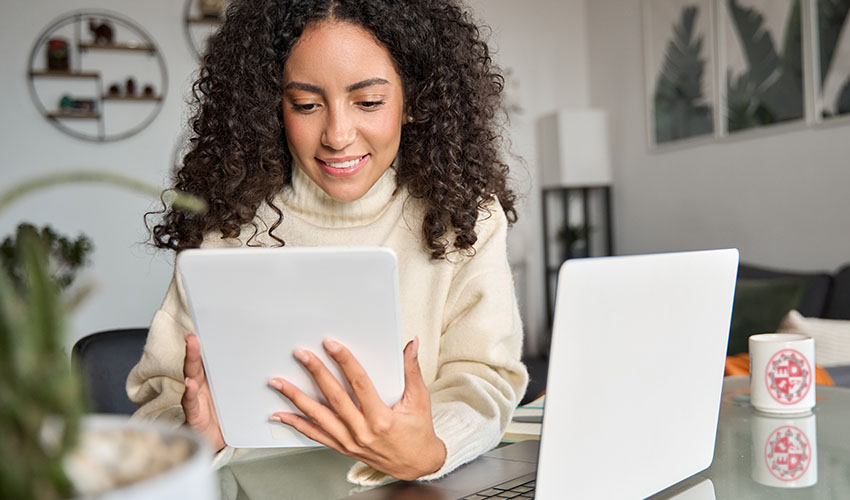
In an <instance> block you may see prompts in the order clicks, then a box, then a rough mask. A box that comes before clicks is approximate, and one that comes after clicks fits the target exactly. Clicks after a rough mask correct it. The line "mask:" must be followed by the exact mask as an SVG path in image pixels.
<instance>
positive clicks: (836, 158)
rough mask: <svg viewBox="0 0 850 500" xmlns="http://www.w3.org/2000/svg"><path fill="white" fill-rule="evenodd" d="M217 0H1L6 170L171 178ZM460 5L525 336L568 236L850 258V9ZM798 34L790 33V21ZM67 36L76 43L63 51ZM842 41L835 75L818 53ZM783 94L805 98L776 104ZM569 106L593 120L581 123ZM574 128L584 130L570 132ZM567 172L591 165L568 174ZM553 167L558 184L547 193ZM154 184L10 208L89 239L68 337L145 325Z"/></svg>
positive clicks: (166, 271)
mask: <svg viewBox="0 0 850 500" xmlns="http://www.w3.org/2000/svg"><path fill="white" fill-rule="evenodd" d="M217 3H220V2H199V1H196V0H186V1H182V0H181V1H175V0H147V1H145V2H141V1H138V0H136V1H132V0H110V1H109V2H106V1H102V2H100V4H99V3H98V2H94V3H92V2H82V1H79V0H65V1H59V0H27V1H22V0H11V1H7V2H4V4H3V7H2V12H3V15H2V18H0V68H2V72H0V109H2V115H0V189H4V188H7V187H9V186H10V185H12V184H14V183H16V182H18V181H21V180H24V179H27V178H29V177H31V176H35V175H39V174H43V173H48V172H54V171H63V170H68V169H72V168H79V167H90V168H102V169H106V170H109V171H112V172H116V173H121V174H126V175H130V176H133V177H136V178H139V179H142V180H146V181H148V182H150V183H153V184H156V185H161V186H163V187H165V186H166V185H167V181H168V177H169V175H170V173H171V171H172V169H173V168H174V165H175V164H177V163H178V162H179V158H180V156H181V153H180V152H181V151H182V148H183V144H184V142H185V137H186V135H185V126H186V125H185V124H186V121H187V118H188V115H187V106H186V102H187V96H188V94H189V89H190V86H191V82H192V81H193V75H194V73H195V71H196V70H197V67H198V56H197V52H198V51H200V50H203V44H204V39H205V37H206V36H207V35H208V34H209V33H210V32H211V31H212V30H214V29H215V28H216V26H217V19H216V18H215V15H214V14H212V15H207V16H206V17H205V16H204V14H205V12H204V10H203V8H204V7H205V5H202V4H208V5H206V7H208V8H212V9H214V8H215V5H209V4H217ZM101 4H102V5H101ZM469 5H470V7H471V8H472V10H473V11H474V12H475V15H476V16H477V17H478V18H479V19H480V20H481V21H483V22H484V23H486V24H487V25H489V26H490V27H491V30H492V31H491V33H490V38H489V41H490V44H491V46H492V48H493V50H494V54H495V55H494V57H495V59H496V61H497V62H498V63H499V65H500V66H501V67H502V68H503V69H504V70H505V73H506V77H507V81H506V108H507V111H508V116H509V123H508V133H509V135H510V140H511V144H512V146H511V153H512V156H510V157H509V162H510V163H511V165H512V167H513V176H514V181H515V186H516V187H517V189H518V190H519V191H520V192H521V194H522V195H523V200H522V203H521V208H520V218H519V222H518V223H517V224H516V225H515V226H514V228H513V229H512V230H511V233H510V236H509V253H510V259H511V265H512V267H513V269H514V273H515V282H516V286H517V294H518V297H519V298H520V302H521V306H522V315H523V319H524V322H525V328H526V334H527V343H526V350H527V353H528V354H529V355H535V354H537V353H540V352H543V351H545V347H546V342H547V330H548V316H547V305H546V300H547V294H546V287H547V281H548V280H547V278H546V276H547V269H548V268H552V267H556V266H557V264H559V263H560V261H561V260H563V258H564V257H565V256H573V257H576V256H585V255H601V254H605V253H608V252H609V250H610V252H612V253H615V254H631V253H648V252H661V251H677V250H689V249H702V248H719V247H737V248H739V249H740V251H741V259H742V261H745V262H748V263H752V264H757V265H760V266H765V267H771V268H782V269H788V270H795V271H815V270H824V271H828V272H831V271H834V270H835V269H837V268H838V267H839V266H841V265H842V264H844V263H846V262H848V261H849V260H850V218H848V213H850V161H848V159H850V121H848V120H847V119H846V116H841V114H842V112H841V109H842V108H840V107H838V106H837V105H833V103H832V102H833V101H834V100H836V99H838V98H839V96H840V95H841V88H842V81H843V78H841V75H843V74H846V73H842V72H846V68H847V66H848V64H847V61H848V52H847V49H846V47H847V45H848V43H850V35H848V30H847V29H846V25H845V26H844V28H845V29H839V30H837V35H835V37H834V38H835V40H834V42H835V46H836V47H837V48H836V49H835V51H834V53H832V55H831V57H830V58H824V57H823V55H822V54H821V52H818V50H819V49H818V44H817V43H815V42H814V41H816V40H817V41H819V42H820V45H821V47H820V49H822V48H823V47H822V46H823V38H822V37H818V36H817V30H816V29H815V28H813V27H816V26H817V25H816V24H815V20H816V18H817V15H816V12H817V2H816V0H810V1H805V2H802V12H800V13H798V15H799V17H798V18H796V19H797V20H796V23H797V24H796V26H797V28H796V29H791V28H789V26H795V25H793V24H792V22H794V21H793V19H795V18H794V16H793V15H792V14H793V12H792V13H791V14H789V8H793V6H794V5H799V3H798V2H791V1H788V2H782V1H779V2H770V1H768V2H765V1H761V2H759V1H757V0H751V1H749V2H745V1H743V0H742V1H740V2H734V1H732V2H710V1H694V2H683V1H677V0H658V1H653V0H648V1H645V2H639V1H638V0H592V1H591V0H532V1H529V2H516V1H514V0H471V1H469ZM777 5H779V6H780V7H781V8H780V7H777ZM692 6H693V7H694V8H695V9H696V10H694V11H690V10H688V9H689V8H690V7H692ZM736 8H738V9H739V10H735V9H736ZM740 9H751V10H760V11H761V12H762V13H763V14H764V16H763V20H764V23H763V24H764V29H765V30H767V32H768V33H770V34H772V35H773V36H774V43H773V46H774V47H775V49H776V50H775V52H776V53H778V54H779V56H781V61H782V64H784V65H785V66H783V67H791V66H793V67H791V69H792V70H795V71H791V70H789V71H788V73H789V74H791V73H794V75H796V78H797V80H788V81H786V80H785V79H783V78H784V76H782V75H780V76H778V77H776V79H777V81H780V82H782V84H783V85H785V84H786V83H787V88H792V87H794V86H795V85H796V86H797V87H798V88H796V94H795V93H794V92H792V93H791V94H792V97H788V94H783V97H781V98H774V99H773V100H771V97H770V96H759V95H756V94H755V92H756V91H755V90H753V88H755V89H757V90H758V88H759V87H758V85H759V84H764V82H765V81H766V78H768V77H767V76H764V75H759V74H758V71H757V70H759V68H755V67H748V66H747V57H746V54H747V53H748V52H747V50H748V49H747V47H748V45H747V43H746V40H745V39H744V37H742V35H741V33H743V32H745V30H744V29H743V28H744V26H743V24H742V23H744V22H745V21H742V20H741V19H744V18H743V17H741V16H740V15H739V14H741V13H742V12H744V10H740ZM208 14H209V13H208ZM736 16H737V17H736ZM789 19H791V21H789ZM750 21H752V19H750ZM103 25H106V26H107V27H108V28H109V29H108V30H107V29H105V28H103ZM789 33H790V35H789ZM795 33H799V36H798V37H797V38H799V39H800V41H799V42H798V45H797V46H796V47H797V48H796V52H794V51H793V50H792V49H793V47H792V48H791V49H789V46H790V45H789V43H788V42H783V40H786V39H788V38H789V37H790V38H793V37H792V36H791V35H794V34H795ZM110 37H111V38H110ZM56 40H65V41H66V43H67V46H66V47H65V50H66V51H67V53H68V55H69V59H70V60H69V61H68V62H67V64H68V67H67V70H66V69H62V64H63V62H62V50H63V47H62V46H61V44H57V43H56ZM51 41H53V44H52V45H51ZM97 44H101V46H100V47H96V46H92V45H97ZM80 45H82V47H80ZM48 53H51V54H52V55H53V56H54V59H53V64H58V65H59V66H58V68H60V69H58V70H56V69H53V71H54V72H55V71H59V72H60V73H61V72H63V71H65V72H70V73H75V74H73V75H62V74H60V75H57V74H55V73H54V74H49V73H50V71H48V70H49V69H50V68H49V67H48ZM791 53H796V54H797V55H796V56H794V57H792V56H791V55H789V54H791ZM832 59H834V60H836V61H837V62H836V63H835V64H834V65H833V66H831V68H830V71H835V72H837V73H838V74H839V76H838V77H831V76H830V75H831V73H828V72H827V73H825V74H822V72H821V69H823V66H824V63H823V61H824V60H832ZM795 62H796V66H794V63H795ZM819 64H820V65H819ZM770 74H771V75H774V76H775V75H777V74H778V73H776V72H775V71H774V72H772V73H770ZM771 78H773V77H771ZM128 79H132V80H133V82H132V85H129V84H128V81H127V80H128ZM795 81H796V82H797V83H794V82H795ZM835 82H837V83H835ZM750 84H751V85H750ZM113 85H115V86H116V87H117V88H113V89H112V90H110V87H112V86H113ZM665 85H666V87H665ZM747 85H750V86H749V87H747ZM147 86H150V87H151V89H150V90H149V91H148V92H147V93H146V92H145V87H147ZM762 86H763V85H762ZM128 87H130V88H129V89H128ZM748 88H749V89H750V90H749V94H747V93H744V94H743V95H742V94H741V92H743V91H744V90H746V89H748ZM671 89H672V90H671ZM823 89H826V90H825V91H823V92H822V90H823ZM830 89H834V90H830ZM130 91H132V92H130ZM668 91H669V92H668ZM738 91H741V92H738ZM665 92H667V93H666V94H665ZM688 92H690V94H688ZM824 92H826V94H827V98H828V99H826V100H828V101H829V102H826V100H825V99H824V98H823V95H824ZM66 94H67V95H68V97H70V100H64V99H63V97H64V96H66ZM683 94H684V97H682V95H683ZM671 96H673V97H671ZM63 100H64V103H63ZM87 101H89V102H87ZM90 101H94V102H93V103H92V102H90ZM776 102H779V103H780V104H776ZM791 102H794V103H797V105H796V107H791V108H789V109H790V111H788V112H787V113H786V114H784V115H783V114H781V113H780V111H782V110H779V108H780V107H782V108H783V109H784V107H787V106H786V104H787V103H791ZM836 102H837V101H836ZM754 103H755V104H759V103H760V104H759V106H762V105H763V106H762V107H758V106H753V104H754ZM735 106H738V107H735ZM770 106H775V107H774V108H771V107H770ZM777 106H778V107H777ZM753 109H755V110H756V111H753V112H750V111H751V110H753ZM763 109H767V111H766V112H762V111H763ZM778 110H779V111H778ZM590 111H592V114H591V115H586V114H584V115H583V114H582V113H584V112H590ZM739 111H740V113H739V114H736V115H735V117H737V118H740V121H737V122H734V123H733V121H732V120H731V116H732V114H733V112H735V113H737V112H739ZM783 112H784V111H783ZM748 113H749V114H748ZM50 115H52V117H51V116H50ZM765 116H768V117H769V118H765ZM600 117H601V118H600ZM683 117H684V118H683ZM576 120H578V122H577V123H579V125H580V124H581V123H595V124H596V126H593V127H591V126H587V127H581V126H579V127H578V128H576V125H575V123H576ZM582 120H587V121H582ZM665 120H666V121H665ZM677 120H678V121H677ZM662 122H663V123H662ZM671 123H672V125H671ZM571 124H572V125H571ZM671 130H672V131H673V132H671ZM683 130H684V132H682V131H683ZM577 134H583V135H581V137H582V141H580V143H581V144H584V145H586V146H588V151H584V150H583V149H582V146H581V145H576V144H574V143H572V142H570V138H573V139H574V138H575V137H576V136H577ZM584 134H586V135H584ZM585 161H586V162H587V163H586V164H584V163H582V162H585ZM582 169H584V170H582ZM575 172H585V173H587V175H588V176H589V177H581V176H579V178H576V179H570V178H569V177H570V175H572V174H573V173H575ZM588 172H589V173H588ZM587 186H591V187H599V186H604V187H607V188H608V191H607V192H608V193H609V195H610V198H609V201H610V204H606V203H605V202H604V198H601V197H600V196H601V195H599V194H595V191H593V192H588V193H587V196H588V197H589V199H588V200H587V203H585V200H583V199H582V197H581V195H582V193H583V192H582V191H581V189H580V188H581V187H587ZM544 187H546V188H547V189H552V191H551V192H552V193H554V197H553V198H552V200H549V201H547V203H546V204H545V205H544V203H543V199H542V194H541V193H542V189H543V188H544ZM564 187H567V188H568V190H567V191H566V192H565V191H564V190H563V188H564ZM575 188H578V191H576V189H575ZM570 189H571V190H570ZM564 203H566V206H567V208H568V209H569V214H568V215H566V216H565V215H564V211H563V205H564ZM157 205H158V204H157V203H155V202H154V201H153V200H151V199H149V198H146V197H144V196H142V195H137V194H133V193H130V192H127V191H123V190H117V189H115V188H112V187H105V186H97V185H72V186H66V187H59V188H54V189H50V190H47V191H43V192H40V193H39V194H37V195H34V196H30V197H27V198H25V199H24V200H21V201H19V202H17V203H16V204H14V205H13V206H11V207H9V208H8V209H7V210H6V211H5V212H3V213H2V214H0V236H5V235H7V234H11V233H12V232H13V231H14V228H15V227H16V226H17V225H18V224H19V223H20V222H23V221H27V222H31V223H34V224H37V225H43V224H47V223H49V224H50V225H51V226H53V227H54V228H55V229H56V230H57V231H59V232H61V233H63V234H66V235H69V236H75V235H77V234H80V233H83V234H85V235H87V236H88V237H89V238H90V239H91V240H92V242H93V243H94V247H95V250H94V252H93V254H92V255H91V265H90V266H88V267H87V268H86V269H85V271H84V272H83V274H82V275H81V277H80V278H78V279H79V280H90V281H94V282H95V283H96V286H97V288H96V289H95V291H94V293H93V294H92V295H91V296H90V297H89V299H88V300H87V301H86V302H85V303H84V304H83V306H82V307H81V308H79V309H78V310H77V311H76V312H75V313H74V315H73V323H72V328H71V332H70V337H69V338H68V341H67V345H68V346H70V345H72V344H73V342H74V341H75V340H76V339H77V338H80V337H82V336H84V335H86V334H89V333H92V332H95V331H99V330H107V329H113V328H123V327H145V326H147V325H148V324H149V322H150V320H151V317H152V315H153V312H154V311H155V310H156V308H157V307H158V306H159V304H160V301H161V300H162V298H163V296H164V294H165V289H166V287H167V285H168V281H169V279H170V275H171V271H172V262H173V255H171V254H170V253H163V252H156V251H154V250H153V249H152V248H151V247H149V246H148V245H146V244H145V242H146V241H147V238H148V235H147V231H146V229H145V227H144V223H143V215H144V213H145V212H146V211H148V210H151V209H154V208H156V206H157ZM544 206H545V207H546V208H545V209H544ZM585 208H586V210H585ZM544 217H546V221H547V224H546V225H545V226H544ZM544 229H545V230H544ZM582 241H583V243H582ZM544 255H546V256H544ZM546 257H548V261H547V260H546ZM549 275H551V273H549ZM548 286H552V284H551V283H549V285H548Z"/></svg>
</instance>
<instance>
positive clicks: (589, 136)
mask: <svg viewBox="0 0 850 500" xmlns="http://www.w3.org/2000/svg"><path fill="white" fill-rule="evenodd" d="M537 139H538V158H539V159H540V180H541V186H543V191H542V200H541V201H542V209H543V211H542V214H543V261H544V283H545V287H546V303H547V309H546V310H547V314H548V320H549V322H550V324H551V321H552V319H553V312H554V298H555V289H556V288H557V279H558V270H559V269H560V266H561V264H562V263H563V262H564V261H565V260H567V259H571V258H576V257H595V256H600V255H612V254H613V252H614V246H613V228H612V222H611V214H612V212H611V159H610V152H609V144H608V124H607V120H606V117H605V113H604V112H603V111H601V110H596V109H561V110H558V111H556V112H554V113H551V114H548V115H544V116H543V117H541V118H540V119H538V121H537Z"/></svg>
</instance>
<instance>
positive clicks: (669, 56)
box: [645, 0, 715, 144]
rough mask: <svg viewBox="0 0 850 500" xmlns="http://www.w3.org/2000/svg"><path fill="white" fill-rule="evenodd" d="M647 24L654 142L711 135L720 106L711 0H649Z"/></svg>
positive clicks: (648, 85) (651, 124)
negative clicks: (715, 81) (718, 104)
mask: <svg viewBox="0 0 850 500" xmlns="http://www.w3.org/2000/svg"><path fill="white" fill-rule="evenodd" d="M645 25H646V26H647V28H646V29H645V33H646V41H645V45H646V47H645V51H646V59H647V65H648V68H647V94H648V95H647V98H648V106H647V109H648V110H650V119H649V121H650V123H649V131H650V136H651V141H650V142H652V143H654V144H663V143H668V142H672V141H680V140H683V139H689V138H693V137H700V136H709V137H710V136H711V135H712V134H713V133H714V117H713V114H714V110H715V98H714V89H713V87H714V82H713V75H714V61H715V57H714V49H713V47H714V37H713V30H712V20H711V1H710V0H694V1H688V2H687V3H686V4H684V3H683V2H682V1H681V0H655V1H651V2H648V3H647V4H646V11H645Z"/></svg>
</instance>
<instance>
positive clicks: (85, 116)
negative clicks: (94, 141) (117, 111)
mask: <svg viewBox="0 0 850 500" xmlns="http://www.w3.org/2000/svg"><path fill="white" fill-rule="evenodd" d="M47 117H48V118H50V119H51V120H65V119H70V120H99V119H100V113H75V112H72V111H69V112H65V111H55V112H53V113H47Z"/></svg>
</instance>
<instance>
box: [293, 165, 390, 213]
mask: <svg viewBox="0 0 850 500" xmlns="http://www.w3.org/2000/svg"><path fill="white" fill-rule="evenodd" d="M395 194H396V170H395V167H394V166H391V167H390V168H388V169H387V170H386V172H384V174H383V175H382V176H381V177H380V178H379V179H378V180H377V181H376V182H375V184H374V185H373V186H372V187H371V188H370V189H369V191H367V192H366V194H364V195H363V196H362V197H360V198H359V199H357V200H354V201H348V202H343V201H337V200H334V199H333V198H331V197H330V196H328V194H327V193H325V192H324V191H323V190H322V188H320V187H319V186H318V185H317V184H316V183H315V182H313V180H312V179H310V178H309V177H307V175H306V174H305V173H304V172H303V171H302V170H301V168H300V167H298V166H297V165H295V164H293V168H292V185H291V186H289V187H288V188H287V189H286V190H285V192H284V193H283V200H284V204H285V205H286V209H287V211H288V212H289V213H291V214H292V215H294V216H296V217H298V218H300V219H302V220H304V221H305V222H309V223H310V224H314V225H317V226H322V227H356V226H363V225H366V224H369V223H371V222H373V221H374V220H375V219H377V218H378V217H380V216H381V214H382V213H384V211H385V210H386V209H387V207H389V205H390V201H391V200H392V199H393V197H394V196H395Z"/></svg>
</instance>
